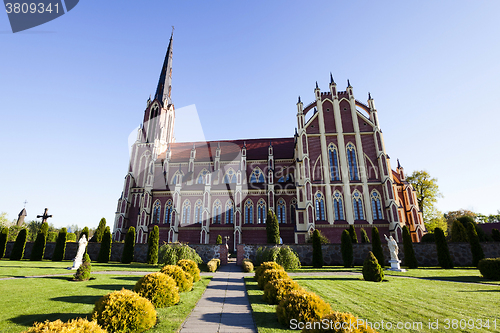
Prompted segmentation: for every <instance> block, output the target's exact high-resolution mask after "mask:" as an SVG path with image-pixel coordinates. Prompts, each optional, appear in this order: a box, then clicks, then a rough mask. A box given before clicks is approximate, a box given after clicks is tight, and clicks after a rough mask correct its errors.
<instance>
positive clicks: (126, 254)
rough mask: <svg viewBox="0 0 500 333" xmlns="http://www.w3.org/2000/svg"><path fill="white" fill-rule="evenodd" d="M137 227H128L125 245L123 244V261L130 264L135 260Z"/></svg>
mask: <svg viewBox="0 0 500 333" xmlns="http://www.w3.org/2000/svg"><path fill="white" fill-rule="evenodd" d="M134 247H135V228H134V227H130V228H128V231H127V234H126V235H125V245H124V246H123V253H122V263H124V264H130V263H131V262H132V260H134Z"/></svg>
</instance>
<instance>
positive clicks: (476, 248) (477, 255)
mask: <svg viewBox="0 0 500 333" xmlns="http://www.w3.org/2000/svg"><path fill="white" fill-rule="evenodd" d="M467 236H469V244H470V250H471V252H472V264H473V265H474V266H476V267H477V265H478V264H479V260H481V259H484V252H483V248H482V247H481V244H480V243H479V237H478V236H477V232H476V226H475V225H474V223H473V222H469V223H468V224H467Z"/></svg>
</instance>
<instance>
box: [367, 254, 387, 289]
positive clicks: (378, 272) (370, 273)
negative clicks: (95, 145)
mask: <svg viewBox="0 0 500 333" xmlns="http://www.w3.org/2000/svg"><path fill="white" fill-rule="evenodd" d="M363 279H365V281H373V282H380V281H382V280H383V279H384V270H383V269H382V267H381V266H380V264H379V263H378V260H377V258H376V257H375V255H374V254H373V252H372V251H370V252H368V255H367V256H366V259H365V262H364V263H363Z"/></svg>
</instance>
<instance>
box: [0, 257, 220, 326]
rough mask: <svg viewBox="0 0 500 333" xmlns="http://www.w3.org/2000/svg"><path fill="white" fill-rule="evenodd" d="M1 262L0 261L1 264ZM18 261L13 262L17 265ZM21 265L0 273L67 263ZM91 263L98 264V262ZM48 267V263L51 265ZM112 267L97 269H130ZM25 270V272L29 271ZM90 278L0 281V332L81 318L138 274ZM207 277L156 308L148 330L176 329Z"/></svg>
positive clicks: (22, 272)
mask: <svg viewBox="0 0 500 333" xmlns="http://www.w3.org/2000/svg"><path fill="white" fill-rule="evenodd" d="M5 262H6V261H2V262H1V264H2V266H3V264H4V263H5ZM11 263H15V262H11ZM19 263H20V262H17V264H18V266H19ZM46 263H47V264H46ZM49 263H50V264H51V265H49ZM24 264H27V266H28V268H26V270H23V269H22V267H21V268H20V267H15V268H14V270H16V271H18V272H17V273H15V274H11V273H9V272H8V270H7V269H6V268H5V267H2V269H3V271H2V274H3V275H4V276H5V275H16V274H19V275H20V276H25V275H30V274H34V275H40V271H43V272H44V273H46V271H47V270H50V269H52V273H53V274H55V273H58V272H57V270H58V269H60V268H61V267H65V266H67V263H66V264H64V263H56V264H55V266H56V267H54V266H53V264H52V263H51V262H42V263H40V262H38V265H39V267H42V268H38V270H37V268H36V267H37V266H36V264H37V263H36V262H34V263H33V262H24V261H23V262H21V265H24ZM60 264H62V265H60ZM93 265H94V264H93ZM95 265H96V266H98V264H95ZM13 266H15V265H13ZM48 266H52V268H50V267H48ZM117 266H120V265H117ZM93 267H94V266H93ZM114 268H115V267H114V265H109V266H102V267H100V268H99V269H102V270H130V267H121V269H120V267H116V268H117V269H114ZM143 268H144V267H139V268H138V269H139V270H143ZM157 270H158V269H157V268H155V269H154V271H157ZM25 272H29V274H26V273H25ZM93 277H94V278H95V279H93V280H90V281H85V282H73V281H68V277H67V276H57V277H46V278H34V279H12V280H4V281H0V302H1V304H2V311H1V312H0V332H9V333H10V332H22V331H23V330H26V329H27V327H30V326H31V325H32V324H33V322H35V321H45V320H51V321H52V320H56V319H61V320H63V321H67V320H69V319H72V318H77V317H84V316H86V315H88V314H89V313H90V312H92V309H93V307H94V303H95V302H96V301H97V300H98V299H99V298H100V297H101V296H103V295H105V294H107V293H109V292H112V291H115V290H120V289H122V288H126V289H132V288H133V287H134V285H135V283H136V281H137V280H138V279H139V278H140V277H141V276H140V275H106V274H98V275H93ZM210 280H211V277H205V276H203V277H202V279H201V280H200V281H199V282H197V283H196V284H195V285H194V288H193V290H192V291H190V292H186V293H182V294H181V301H180V303H179V304H178V305H175V306H173V307H170V308H165V309H157V312H158V323H157V325H156V326H155V328H153V329H152V330H151V331H149V332H176V331H177V329H178V328H179V326H180V325H181V324H182V322H183V321H184V320H185V319H186V317H187V316H188V315H189V313H190V312H191V310H192V309H193V307H194V306H195V304H196V302H197V301H198V300H199V298H200V297H201V295H202V294H203V291H204V290H205V288H206V286H207V285H208V283H209V282H210Z"/></svg>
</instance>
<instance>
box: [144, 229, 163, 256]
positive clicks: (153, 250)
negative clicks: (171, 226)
mask: <svg viewBox="0 0 500 333" xmlns="http://www.w3.org/2000/svg"><path fill="white" fill-rule="evenodd" d="M159 241H160V229H159V228H158V226H157V225H155V226H154V227H153V230H152V231H151V232H150V233H149V237H148V256H147V261H146V262H147V263H148V264H151V265H156V264H157V263H158V243H159Z"/></svg>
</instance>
